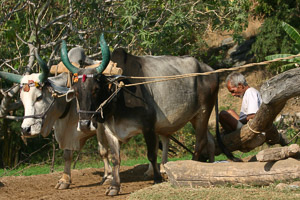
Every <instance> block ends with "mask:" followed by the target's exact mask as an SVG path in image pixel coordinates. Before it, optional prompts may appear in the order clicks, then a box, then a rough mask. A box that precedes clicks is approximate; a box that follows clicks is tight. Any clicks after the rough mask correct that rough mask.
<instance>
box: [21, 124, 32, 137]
mask: <svg viewBox="0 0 300 200" xmlns="http://www.w3.org/2000/svg"><path fill="white" fill-rule="evenodd" d="M21 131H22V133H23V135H24V136H28V135H30V131H31V128H30V126H29V127H25V128H22V130H21Z"/></svg>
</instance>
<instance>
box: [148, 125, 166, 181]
mask: <svg viewBox="0 0 300 200" xmlns="http://www.w3.org/2000/svg"><path fill="white" fill-rule="evenodd" d="M143 134H144V138H145V142H146V144H147V157H148V160H149V161H150V162H151V164H152V166H153V173H154V177H153V179H154V183H161V182H162V176H161V174H160V173H159V170H158V166H157V150H156V149H157V148H158V136H157V135H156V134H155V133H154V130H149V131H145V130H144V131H143Z"/></svg>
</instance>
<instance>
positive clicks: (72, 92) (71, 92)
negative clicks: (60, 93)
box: [66, 89, 75, 102]
mask: <svg viewBox="0 0 300 200" xmlns="http://www.w3.org/2000/svg"><path fill="white" fill-rule="evenodd" d="M74 98H75V90H74V89H69V91H68V92H67V94H66V101H67V102H70V101H72V100H73V99H74Z"/></svg>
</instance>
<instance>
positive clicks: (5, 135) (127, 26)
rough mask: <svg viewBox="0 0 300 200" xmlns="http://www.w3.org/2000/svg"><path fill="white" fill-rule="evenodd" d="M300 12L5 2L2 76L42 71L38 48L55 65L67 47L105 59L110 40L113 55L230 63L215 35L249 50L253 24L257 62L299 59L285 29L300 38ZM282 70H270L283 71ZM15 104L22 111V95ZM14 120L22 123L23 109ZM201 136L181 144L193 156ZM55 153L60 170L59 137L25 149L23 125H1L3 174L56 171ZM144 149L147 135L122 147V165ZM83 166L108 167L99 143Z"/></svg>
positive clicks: (265, 1) (102, 0) (96, 0)
mask: <svg viewBox="0 0 300 200" xmlns="http://www.w3.org/2000/svg"><path fill="white" fill-rule="evenodd" d="M299 5H300V0H276V1H272V0H230V1H228V0H219V1H215V0H193V1H191V0H176V1H175V0H155V1H153V0H119V1H118V0H89V1H86V0H81V1H77V0H59V1H58V0H47V1H40V0H21V1H16V0H9V1H8V0H4V1H1V8H0V11H1V12H0V45H1V48H0V70H2V71H9V72H13V73H18V74H23V73H24V72H25V71H26V70H31V71H33V72H37V71H39V69H38V65H37V64H36V63H35V59H34V56H33V54H32V52H33V50H34V49H35V48H37V49H38V50H39V52H40V55H41V56H42V57H43V59H44V60H46V61H47V62H48V65H51V64H56V63H58V62H59V61H60V56H59V45H60V42H61V40H62V39H66V40H67V42H68V48H69V49H71V48H72V47H74V46H82V47H84V49H85V50H86V53H87V54H88V55H90V56H91V57H92V58H93V59H101V55H100V50H99V49H100V48H99V43H98V42H99V36H100V33H102V32H104V33H105V36H106V40H107V41H108V43H109V46H110V48H111V50H113V49H115V48H117V47H124V48H126V49H127V51H128V52H130V53H132V54H135V55H166V54H171V55H191V56H194V57H196V58H197V59H198V60H203V59H204V58H205V60H204V62H208V61H213V63H214V64H215V63H217V62H221V60H220V59H221V58H222V56H220V55H216V54H214V55H210V56H211V57H207V56H208V54H207V52H208V50H209V48H210V46H209V45H208V44H207V43H206V40H205V37H207V33H209V32H217V31H220V32H228V33H229V34H231V35H232V37H233V38H234V40H235V41H236V42H238V43H241V42H243V41H244V40H246V39H247V38H245V37H243V36H242V34H241V33H242V31H243V30H244V29H245V28H246V27H247V25H248V21H249V19H252V18H259V19H260V20H262V21H263V22H264V23H263V24H262V26H261V27H260V30H259V33H258V34H257V35H256V41H255V43H254V44H253V45H252V53H253V54H254V55H255V58H256V59H257V61H262V60H264V59H265V56H267V55H271V54H276V53H295V52H293V51H294V49H293V47H292V46H293V45H292V44H293V43H294V42H293V41H292V40H291V39H290V38H289V37H288V35H287V34H286V33H285V31H284V30H283V29H282V27H281V22H282V21H285V22H286V23H289V24H290V25H291V26H293V27H294V28H295V29H296V30H299V28H300V21H299V14H300V8H299ZM212 58H213V59H212ZM216 58H217V59H216ZM208 63H209V62H208ZM209 64H212V63H209ZM223 67H226V66H223ZM277 67H279V66H275V67H274V66H273V68H270V69H274V71H276V69H277ZM0 84H1V86H0V87H1V88H2V92H5V91H6V89H8V88H9V87H10V86H11V85H9V83H6V82H5V81H3V80H1V83H0ZM2 98H3V95H1V99H2ZM12 102H13V103H17V104H19V102H18V95H16V96H15V97H14V99H13V101H12ZM19 105H20V104H19ZM6 115H19V116H22V115H23V110H22V106H19V108H18V109H15V110H11V111H9V112H7V113H6ZM4 117H5V116H4ZM193 134H194V133H193V130H192V129H191V126H190V125H189V124H188V125H187V126H186V127H185V128H183V129H181V130H179V131H178V135H176V137H177V138H178V139H179V140H180V141H182V142H183V143H184V144H185V145H186V146H187V147H188V148H190V149H193V145H194V143H193V142H194V139H193V137H194V136H193ZM53 145H55V147H56V156H57V157H58V158H59V159H56V162H57V163H56V164H59V162H61V155H62V152H61V150H58V149H57V144H56V143H55V141H54V140H53V137H52V135H49V137H47V138H41V137H38V138H34V139H30V140H28V141H27V145H25V144H24V142H23V140H22V139H21V137H20V122H16V121H13V120H8V119H6V118H2V119H0V168H6V169H9V168H12V167H14V166H16V165H17V163H19V162H20V161H21V162H22V165H23V164H24V165H25V164H28V163H31V164H34V163H41V162H46V163H49V161H50V160H51V157H52V148H53ZM144 146H145V145H144V143H143V138H142V136H141V135H140V136H137V137H134V138H133V139H132V140H131V141H130V142H129V143H128V144H125V145H123V146H122V151H121V152H122V159H123V160H126V159H128V158H130V159H138V158H140V157H141V156H145V148H144ZM174 146H175V145H174ZM41 148H42V149H41ZM176 148H178V147H176ZM137 149H138V151H137ZM36 151H38V152H37V153H35V152H36ZM75 156H76V155H75ZM182 156H187V153H186V152H185V151H184V150H182V149H180V148H178V151H177V157H182ZM80 159H81V160H83V161H84V160H87V159H89V160H96V161H98V160H99V161H100V159H99V156H98V153H97V143H96V139H95V138H93V139H91V140H89V141H88V142H87V144H86V145H85V148H84V149H83V151H82V153H81V155H80Z"/></svg>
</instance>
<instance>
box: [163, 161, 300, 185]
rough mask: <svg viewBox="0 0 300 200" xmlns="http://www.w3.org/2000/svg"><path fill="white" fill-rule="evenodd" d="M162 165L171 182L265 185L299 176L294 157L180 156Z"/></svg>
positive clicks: (299, 169)
mask: <svg viewBox="0 0 300 200" xmlns="http://www.w3.org/2000/svg"><path fill="white" fill-rule="evenodd" d="M164 167H165V170H166V173H167V176H168V178H169V181H170V182H171V184H172V185H174V186H191V187H194V186H214V185H224V184H249V185H269V184H271V183H274V181H286V180H291V179H296V178H300V161H299V160H296V159H294V158H288V159H285V160H280V161H276V162H228V163H202V162H197V161H192V160H181V161H173V162H168V163H167V164H165V165H164Z"/></svg>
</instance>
